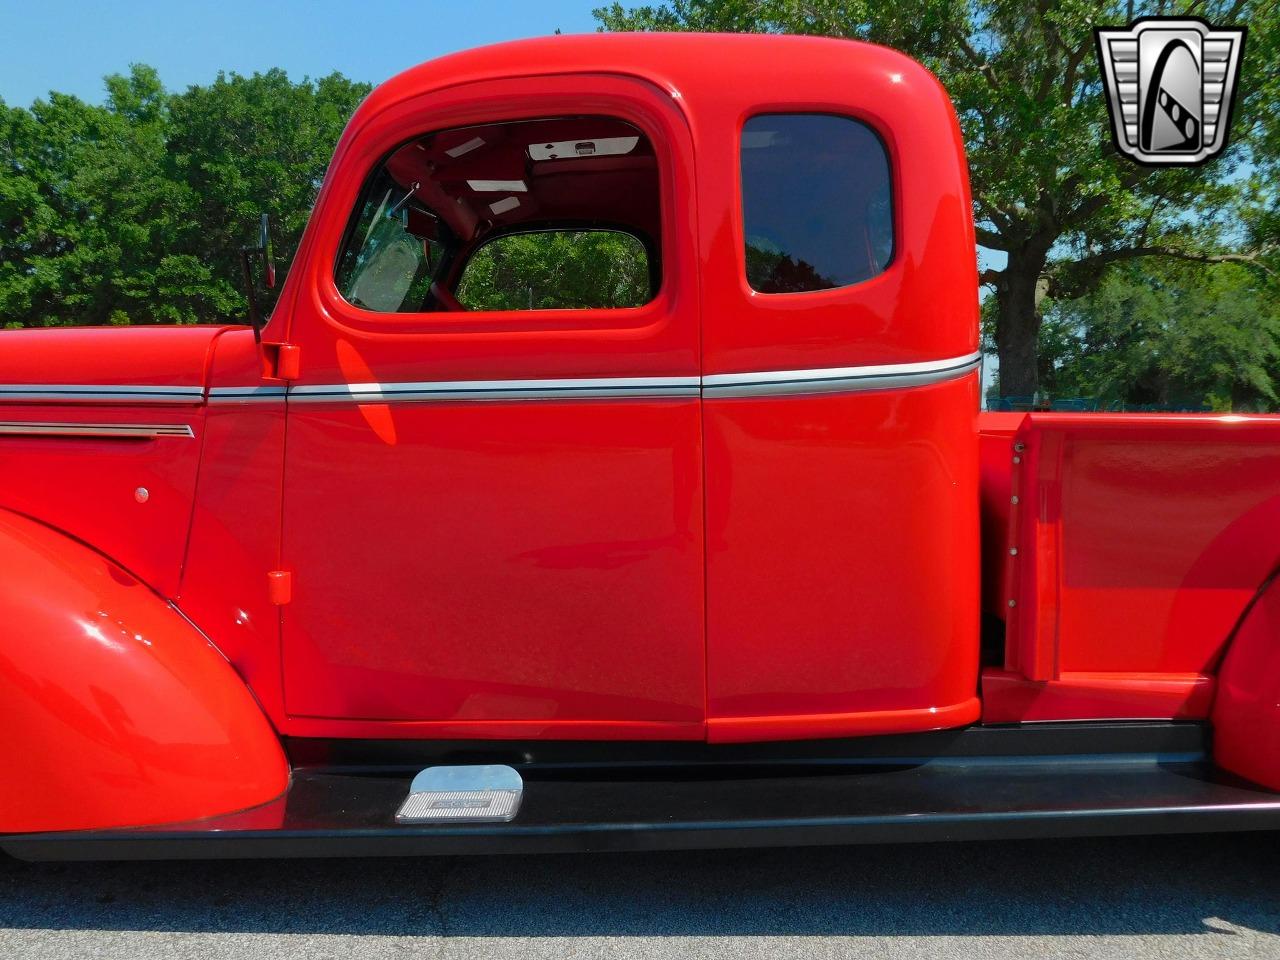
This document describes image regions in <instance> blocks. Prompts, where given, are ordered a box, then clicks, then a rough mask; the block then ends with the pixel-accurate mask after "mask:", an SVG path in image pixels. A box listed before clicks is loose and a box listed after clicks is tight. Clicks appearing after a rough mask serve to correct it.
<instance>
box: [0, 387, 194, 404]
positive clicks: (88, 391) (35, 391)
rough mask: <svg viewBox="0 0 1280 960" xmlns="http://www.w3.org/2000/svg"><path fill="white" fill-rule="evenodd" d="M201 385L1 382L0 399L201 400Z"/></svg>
mask: <svg viewBox="0 0 1280 960" xmlns="http://www.w3.org/2000/svg"><path fill="white" fill-rule="evenodd" d="M203 399H204V387H156V386H149V385H132V384H106V385H103V384H96V385H88V384H45V383H8V384H0V403H2V402H4V401H6V400H28V401H30V400H40V401H47V402H52V403H68V402H70V403H200V402H201V401H202V400H203Z"/></svg>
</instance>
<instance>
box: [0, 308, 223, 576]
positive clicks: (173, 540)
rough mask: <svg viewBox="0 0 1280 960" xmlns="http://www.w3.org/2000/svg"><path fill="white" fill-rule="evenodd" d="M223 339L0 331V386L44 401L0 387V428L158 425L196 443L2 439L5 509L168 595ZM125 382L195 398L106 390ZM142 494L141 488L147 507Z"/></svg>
mask: <svg viewBox="0 0 1280 960" xmlns="http://www.w3.org/2000/svg"><path fill="white" fill-rule="evenodd" d="M221 333H222V330H221V328H212V327H204V328H192V327H169V328H159V327H154V328H127V327H125V328H102V329H92V328H90V329H84V328H66V329H62V328H57V329H43V330H6V331H4V333H3V349H2V350H0V384H4V385H7V386H9V387H13V388H17V387H19V386H21V385H24V384H25V385H30V386H33V387H37V388H41V389H43V390H46V391H49V395H48V396H45V397H42V398H39V399H25V398H22V395H21V394H17V395H16V396H17V397H18V398H17V399H15V395H14V394H12V393H10V392H8V391H5V390H0V425H3V424H13V423H31V422H37V423H59V424H66V425H67V426H75V425H77V424H81V425H84V424H104V423H105V424H115V425H123V424H133V425H138V424H156V425H167V426H172V427H181V426H189V427H190V428H191V433H192V436H162V437H155V438H137V437H133V438H119V437H91V436H61V437H49V436H11V435H0V476H3V478H4V479H3V482H0V507H5V508H8V509H10V510H14V511H16V512H18V513H23V514H27V515H29V516H33V517H36V518H38V519H39V520H41V521H42V522H43V523H47V524H49V525H50V526H53V527H56V528H58V529H60V530H63V531H65V532H66V533H68V534H70V535H71V536H73V537H76V538H78V539H80V540H83V541H85V542H86V543H90V544H92V545H93V546H94V547H95V548H96V549H99V550H102V551H103V552H104V553H106V554H107V555H109V556H111V557H112V558H113V559H114V560H115V561H116V562H118V563H120V564H121V565H122V566H124V567H126V568H127V569H129V570H130V571H132V572H133V573H134V574H136V575H137V576H138V577H139V578H141V579H142V580H143V581H145V582H146V583H148V584H149V585H151V586H152V588H153V589H156V590H158V591H160V592H161V593H163V594H164V595H165V596H168V597H173V596H175V595H176V592H177V588H178V579H179V576H180V575H181V570H182V557H183V552H184V550H185V548H186V539H187V525H188V523H189V520H190V516H191V506H192V500H193V496H194V491H195V484H196V472H197V468H198V465H199V461H200V440H201V436H202V433H203V428H204V409H203V406H202V401H203V397H202V395H201V394H202V391H203V387H204V382H205V373H206V369H205V368H206V365H207V363H208V357H209V354H210V352H211V350H212V345H213V344H214V342H215V341H216V340H217V338H218V337H219V336H220V335H221ZM130 385H143V386H147V387H151V388H155V389H162V388H165V387H177V388H185V389H186V390H188V391H191V392H193V394H194V395H186V396H167V395H160V396H152V397H149V396H146V395H139V394H133V395H121V396H118V397H115V398H113V397H112V396H111V395H110V394H109V393H104V392H101V391H102V390H105V389H109V388H119V387H128V386H130ZM59 388H63V390H64V391H65V392H62V393H60V392H58V390H59ZM94 388H99V390H98V391H95V390H94ZM143 401H145V402H143ZM139 489H141V490H145V491H146V493H145V495H144V496H145V497H146V499H145V501H144V502H139V496H140V495H139V493H138V491H139Z"/></svg>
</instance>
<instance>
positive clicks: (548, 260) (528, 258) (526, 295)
mask: <svg viewBox="0 0 1280 960" xmlns="http://www.w3.org/2000/svg"><path fill="white" fill-rule="evenodd" d="M648 299H649V256H648V253H647V252H646V251H645V249H644V244H642V243H641V242H640V241H639V240H637V239H636V238H635V237H634V236H632V235H631V234H629V233H623V232H622V231H620V230H542V231H538V232H537V233H517V234H507V235H506V236H501V237H497V238H496V239H494V240H491V241H490V242H489V243H486V244H485V245H484V246H483V247H481V248H480V249H479V250H477V251H476V252H475V253H474V254H472V255H471V257H470V259H468V260H467V265H466V267H465V268H464V269H463V271H462V279H461V281H460V282H459V284H458V300H459V301H460V302H461V303H462V305H463V306H464V307H466V308H467V309H468V310H575V309H583V308H586V307H638V306H640V305H642V304H643V303H645V302H646V301H647V300H648Z"/></svg>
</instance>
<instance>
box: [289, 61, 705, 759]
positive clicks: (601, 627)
mask: <svg viewBox="0 0 1280 960" xmlns="http://www.w3.org/2000/svg"><path fill="white" fill-rule="evenodd" d="M368 114H369V111H365V112H364V113H363V114H362V115H361V117H360V118H358V121H359V122H360V123H361V124H362V127H361V133H360V136H359V137H356V138H354V139H352V140H350V141H349V143H348V144H345V145H344V146H340V147H339V155H340V157H341V158H342V162H341V163H338V164H336V165H335V169H336V170H338V171H339V172H340V173H341V174H342V176H340V177H339V178H337V179H334V180H332V181H331V182H329V183H327V184H326V186H325V189H324V191H322V195H321V198H320V201H319V203H318V204H317V209H316V212H315V214H314V216H313V221H312V225H311V227H310V228H309V229H310V233H309V236H308V238H307V239H306V240H304V245H303V246H304V251H305V259H304V260H303V261H302V263H301V270H300V272H295V276H294V278H293V280H292V281H291V282H297V286H296V290H297V296H296V300H295V301H294V306H293V312H292V316H291V322H290V328H291V332H290V340H291V341H292V342H294V343H296V344H297V345H298V346H299V348H300V351H301V357H302V364H301V367H302V370H301V376H300V378H299V380H298V381H297V382H296V383H294V384H293V385H291V388H290V397H289V402H288V408H289V411H288V433H287V441H286V468H285V483H284V527H283V543H282V562H283V565H284V567H285V569H288V570H290V571H292V572H293V574H294V577H293V598H292V601H291V602H290V604H289V605H288V606H287V607H285V608H284V617H283V630H284V646H283V654H284V670H285V704H286V708H287V711H288V713H289V715H290V721H289V723H290V726H289V728H288V729H289V730H290V731H292V732H295V733H306V734H309V735H324V734H326V733H329V734H333V733H339V732H342V733H347V734H350V735H359V736H387V737H396V736H432V735H435V736H450V737H469V736H471V737H512V736H529V737H557V736H558V737H575V738H576V737H594V736H617V737H629V738H651V737H673V738H676V737H679V738H687V737H691V736H692V737H701V736H702V735H703V720H704V715H705V639H704V620H705V616H704V609H703V600H704V593H703V580H704V561H703V541H702V531H703V520H702V499H703V496H702V447H701V430H700V423H699V417H700V399H699V397H698V390H697V378H698V376H699V374H700V367H699V360H698V357H699V349H700V348H699V328H698V306H697V303H698V300H697V290H696V275H695V272H694V269H693V266H694V263H695V261H696V254H695V250H694V243H695V231H694V223H695V210H694V203H693V198H692V175H691V164H692V159H691V158H692V147H691V144H690V140H689V132H688V129H687V127H686V126H685V123H684V118H683V116H682V115H681V113H680V111H679V107H678V106H677V105H676V104H675V103H674V102H673V101H672V99H671V98H670V97H669V96H667V95H665V94H663V93H662V92H661V91H659V90H657V89H656V88H654V87H651V86H649V85H648V84H645V83H643V82H641V81H637V80H633V79H627V78H620V77H609V76H583V77H573V78H569V77H541V78H531V79H522V80H520V81H519V82H513V81H493V82H482V83H473V84H464V85H461V86H459V87H453V88H447V89H444V90H441V91H437V92H434V93H431V94H427V95H425V96H422V97H419V98H416V99H414V100H412V101H410V102H409V103H408V104H403V103H402V104H399V105H397V106H395V107H393V108H390V109H388V110H385V111H382V112H380V113H378V112H375V113H374V114H373V115H372V116H369V115H368ZM558 115H603V116H610V117H617V118H619V119H621V120H624V121H626V122H628V123H631V124H633V125H635V126H637V127H639V128H640V129H641V130H642V131H643V132H644V133H645V135H646V136H647V137H648V139H649V140H650V141H651V142H652V143H653V145H654V149H655V153H656V155H657V157H658V161H659V168H660V175H659V177H660V180H659V182H660V188H661V208H662V221H663V222H662V233H661V245H660V247H661V256H662V268H663V269H662V276H663V282H662V286H661V289H660V291H659V293H658V295H657V297H656V298H655V299H654V300H652V301H651V302H650V303H648V304H646V305H645V306H643V307H638V308H628V309H617V310H538V311H515V312H506V313H485V312H471V313H453V314H439V313H437V314H399V315H391V314H377V313H372V312H370V311H367V310H362V309H357V308H356V307H353V306H351V305H349V304H347V303H346V302H345V301H343V300H342V298H341V297H340V296H339V294H338V291H337V289H336V287H335V285H334V281H333V276H332V272H333V264H334V261H335V258H336V256H337V252H338V243H339V238H340V237H341V235H342V232H343V227H344V226H345V224H346V221H347V218H348V217H349V216H350V213H351V210H352V207H353V206H354V204H355V202H356V198H357V195H358V193H359V190H360V187H361V183H362V181H363V179H364V177H365V176H366V175H367V173H368V172H369V170H370V169H372V167H373V165H374V164H375V163H377V162H378V161H379V160H380V159H381V157H383V156H384V155H386V153H387V152H388V151H390V150H391V149H393V148H395V147H396V146H398V145H400V144H401V143H403V142H404V140H405V137H406V134H409V135H414V134H417V133H426V132H428V131H432V130H440V129H446V128H452V127H462V126H469V125H474V124H482V123H494V122H501V121H507V120H515V119H521V118H529V117H548V116H558ZM344 150H345V151H346V152H345V153H344ZM355 151H359V154H358V156H357V155H355ZM299 280H300V282H299ZM286 292H288V291H286ZM547 380H554V381H558V382H560V383H563V382H565V381H573V382H577V383H580V382H581V381H582V380H591V381H592V382H596V381H600V382H602V383H603V384H604V387H605V389H604V390H603V391H602V393H603V395H601V392H599V391H589V392H588V393H587V395H586V396H585V397H584V396H582V395H579V396H578V397H576V398H574V399H552V398H547V397H546V396H545V395H544V396H541V397H538V398H526V397H524V396H522V397H520V398H518V399H513V398H511V397H510V396H502V395H501V388H502V386H503V385H504V384H506V385H510V384H512V383H513V382H514V381H521V382H524V384H525V388H528V381H547ZM619 380H621V381H624V383H623V385H622V387H620V388H619V387H618V381H619ZM637 380H639V381H642V382H644V383H650V384H651V383H658V384H659V387H658V388H656V389H654V390H647V391H646V390H645V389H644V388H637ZM460 381H465V382H467V383H469V384H473V385H474V383H475V382H476V381H482V382H483V383H484V384H486V385H487V387H488V388H489V394H490V395H489V396H488V397H487V398H486V399H482V400H481V399H467V400H458V399H454V398H450V397H445V398H442V397H441V396H440V395H439V394H440V391H441V389H443V390H445V391H447V390H448V389H449V385H450V384H457V383H458V382H460ZM352 384H361V385H362V386H361V387H360V388H358V389H357V390H356V391H355V392H356V393H358V394H359V396H353V395H352V390H351V389H349V387H350V385H352ZM397 385H398V388H397ZM414 387H417V388H421V389H417V390H414V389H412V388H414ZM404 390H407V391H408V392H409V393H410V394H413V395H412V396H409V397H406V396H405V395H404V392H403V391H404ZM371 392H372V394H376V396H374V395H371ZM536 392H537V391H535V393H536ZM495 393H496V394H498V395H496V396H495V395H494V394H495ZM543 393H544V394H545V391H543ZM654 393H657V394H658V395H657V396H654V395H652V394H654ZM316 718H327V719H326V720H325V721H324V722H321V721H319V720H317V719H316ZM334 721H345V723H341V724H339V723H335V722H334Z"/></svg>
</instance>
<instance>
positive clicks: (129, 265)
mask: <svg viewBox="0 0 1280 960" xmlns="http://www.w3.org/2000/svg"><path fill="white" fill-rule="evenodd" d="M105 83H106V90H107V98H106V101H105V102H104V103H103V104H101V105H93V104H87V103H85V102H84V101H82V100H80V99H78V98H76V97H69V96H66V95H63V94H58V93H53V94H50V96H49V97H48V99H45V100H38V101H36V102H35V103H34V104H33V105H32V106H31V107H30V109H24V108H21V107H8V106H6V105H5V104H4V103H3V102H0V324H3V325H4V326H11V327H22V326H56V325H72V324H94V325H100V324H128V323H197V322H243V319H244V311H245V303H244V297H243V293H242V291H241V282H242V281H241V278H240V267H239V260H238V250H239V248H240V247H241V246H243V245H244V244H245V243H246V242H247V241H249V240H250V239H251V238H252V237H253V236H254V224H255V223H256V218H257V214H258V213H259V212H260V211H269V212H271V213H272V214H274V216H275V218H276V224H275V227H276V230H277V234H276V236H275V240H276V251H277V255H278V256H280V257H281V261H282V265H284V264H287V263H288V261H289V260H290V259H291V258H292V255H293V252H294V250H295V249H296V247H297V242H298V238H299V236H300V234H301V232H302V228H303V226H304V224H305V222H306V218H307V215H308V213H309V212H310V209H311V205H312V203H313V202H314V200H315V195H316V191H317V189H318V187H319V184H320V181H321V179H322V177H323V175H324V170H325V167H326V165H327V164H328V160H329V157H330V154H331V153H332V150H333V145H334V143H335V142H336V141H337V139H338V135H339V133H340V132H341V130H342V127H343V126H344V125H345V123H346V121H347V119H348V118H349V117H350V115H351V113H352V111H353V110H354V109H355V107H356V105H357V104H358V103H359V101H360V99H361V98H362V97H363V96H364V95H365V94H366V93H367V92H368V89H369V88H368V86H367V85H365V84H357V83H353V82H351V81H349V80H346V79H345V78H343V77H342V76H340V75H338V74H334V75H332V76H330V77H325V78H323V79H321V80H319V81H308V80H304V81H303V82H301V83H292V82H290V81H289V79H288V78H287V77H286V76H285V74H284V73H283V72H282V71H278V70H273V71H270V72H269V73H266V74H261V75H258V74H255V75H254V76H252V77H239V76H235V75H232V76H230V77H224V76H219V78H218V79H217V81H216V82H215V83H213V84H211V85H210V86H207V87H192V88H190V89H189V90H187V91H186V92H185V93H182V94H178V95H172V94H169V93H167V92H166V91H165V90H164V88H163V86H162V85H161V82H160V79H159V77H158V76H157V74H156V72H155V71H154V70H152V69H151V68H150V67H146V66H134V67H133V68H131V70H130V73H129V75H128V76H122V75H113V76H110V77H107V78H106V81H105ZM270 302H271V301H268V303H270Z"/></svg>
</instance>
